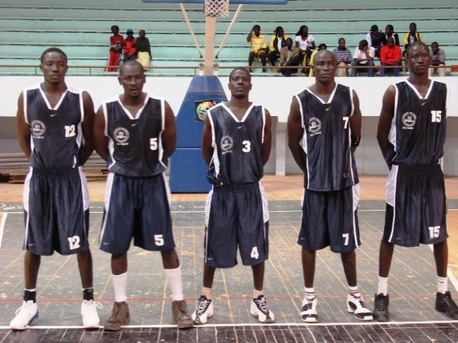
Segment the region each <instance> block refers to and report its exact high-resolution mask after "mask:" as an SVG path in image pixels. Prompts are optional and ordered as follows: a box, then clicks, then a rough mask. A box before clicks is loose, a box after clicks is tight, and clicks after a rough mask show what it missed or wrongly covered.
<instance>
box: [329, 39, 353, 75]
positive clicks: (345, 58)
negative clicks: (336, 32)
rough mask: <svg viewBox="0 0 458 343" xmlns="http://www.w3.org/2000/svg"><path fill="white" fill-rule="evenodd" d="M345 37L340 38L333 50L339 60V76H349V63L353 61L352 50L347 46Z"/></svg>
mask: <svg viewBox="0 0 458 343" xmlns="http://www.w3.org/2000/svg"><path fill="white" fill-rule="evenodd" d="M345 43H346V42H345V38H339V41H338V44H339V45H338V46H337V48H336V49H334V50H333V51H332V53H333V54H334V56H335V57H336V61H337V76H341V77H343V76H347V65H348V64H350V63H351V59H352V57H351V52H350V50H349V49H347V47H346V46H345Z"/></svg>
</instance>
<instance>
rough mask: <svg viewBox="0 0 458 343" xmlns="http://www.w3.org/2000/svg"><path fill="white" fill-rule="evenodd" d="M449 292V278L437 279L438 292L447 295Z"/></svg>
mask: <svg viewBox="0 0 458 343" xmlns="http://www.w3.org/2000/svg"><path fill="white" fill-rule="evenodd" d="M447 291H448V278H447V277H440V276H438V277H437V292H438V293H442V294H445V293H446V292H447Z"/></svg>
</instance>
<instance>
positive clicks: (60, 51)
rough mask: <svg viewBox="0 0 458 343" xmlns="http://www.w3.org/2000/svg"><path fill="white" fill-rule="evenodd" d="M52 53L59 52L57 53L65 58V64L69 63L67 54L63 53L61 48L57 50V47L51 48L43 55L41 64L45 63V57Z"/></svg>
mask: <svg viewBox="0 0 458 343" xmlns="http://www.w3.org/2000/svg"><path fill="white" fill-rule="evenodd" d="M50 52H57V53H59V54H61V55H62V56H64V57H65V63H67V61H68V58H67V55H66V54H65V52H63V51H62V49H59V48H56V47H51V48H48V49H46V50H45V51H43V52H42V54H41V57H40V63H43V60H44V58H45V55H46V54H49V53H50Z"/></svg>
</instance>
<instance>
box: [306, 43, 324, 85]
mask: <svg viewBox="0 0 458 343" xmlns="http://www.w3.org/2000/svg"><path fill="white" fill-rule="evenodd" d="M327 49H328V47H327V46H326V44H324V43H321V44H320V45H318V49H316V50H314V51H313V52H312V54H311V55H310V62H309V64H308V66H309V67H310V68H309V77H313V76H314V73H313V58H314V57H315V55H316V54H317V53H318V51H320V50H327Z"/></svg>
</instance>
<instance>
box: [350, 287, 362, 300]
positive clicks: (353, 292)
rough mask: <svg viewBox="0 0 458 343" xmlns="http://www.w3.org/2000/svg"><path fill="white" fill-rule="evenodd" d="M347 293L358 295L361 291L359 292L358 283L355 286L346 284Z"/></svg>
mask: <svg viewBox="0 0 458 343" xmlns="http://www.w3.org/2000/svg"><path fill="white" fill-rule="evenodd" d="M348 294H350V295H353V296H354V297H357V298H358V297H360V296H361V293H360V292H359V287H358V285H356V286H348Z"/></svg>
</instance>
